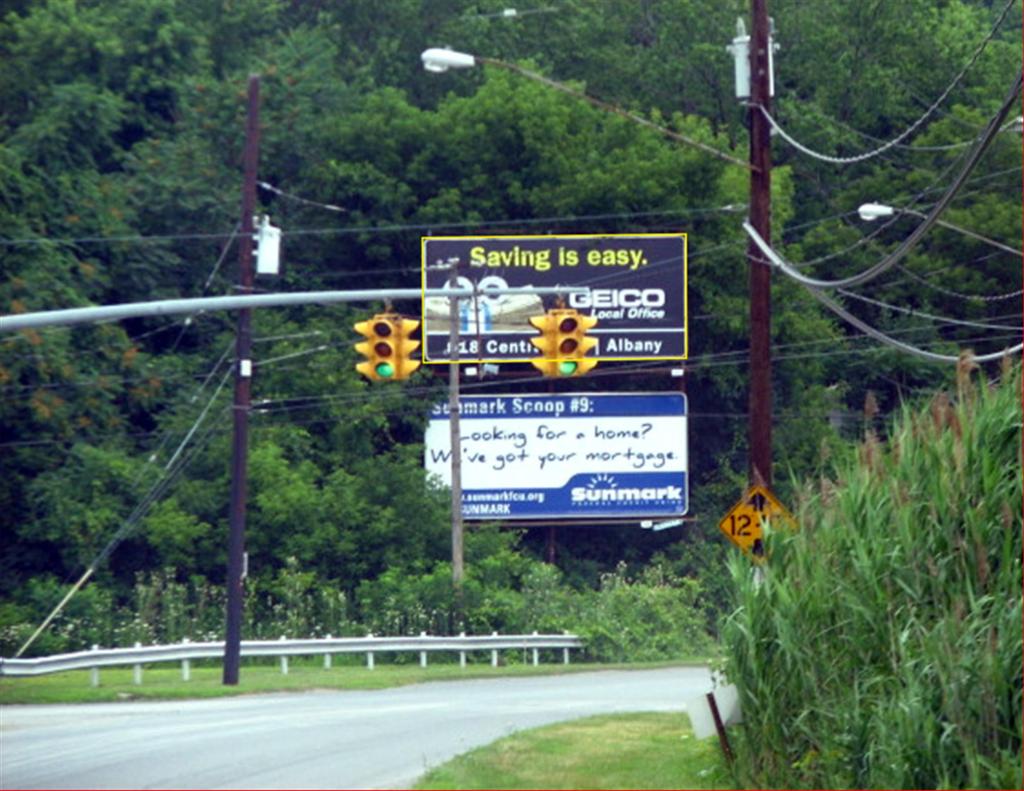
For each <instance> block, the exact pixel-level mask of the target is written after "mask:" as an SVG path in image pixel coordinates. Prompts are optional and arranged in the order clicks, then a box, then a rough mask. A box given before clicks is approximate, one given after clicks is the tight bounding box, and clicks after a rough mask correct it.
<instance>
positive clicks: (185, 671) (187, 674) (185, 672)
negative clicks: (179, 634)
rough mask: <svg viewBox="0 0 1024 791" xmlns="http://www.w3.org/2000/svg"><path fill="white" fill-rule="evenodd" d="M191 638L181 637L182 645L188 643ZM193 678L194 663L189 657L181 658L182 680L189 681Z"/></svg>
mask: <svg viewBox="0 0 1024 791" xmlns="http://www.w3.org/2000/svg"><path fill="white" fill-rule="evenodd" d="M188 643H189V639H188V638H187V637H183V638H181V644H182V645H188ZM191 678H192V663H191V662H189V660H187V659H182V660H181V680H182V681H189V680H191Z"/></svg>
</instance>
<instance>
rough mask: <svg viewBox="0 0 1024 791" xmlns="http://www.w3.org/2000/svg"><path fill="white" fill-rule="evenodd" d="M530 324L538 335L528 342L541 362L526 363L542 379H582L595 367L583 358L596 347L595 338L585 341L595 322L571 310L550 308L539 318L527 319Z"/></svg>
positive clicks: (591, 358) (589, 317)
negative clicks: (564, 377)
mask: <svg viewBox="0 0 1024 791" xmlns="http://www.w3.org/2000/svg"><path fill="white" fill-rule="evenodd" d="M530 324H532V325H533V326H534V327H536V328H537V329H539V330H540V333H541V334H540V337H537V338H530V343H532V344H533V345H534V346H536V347H537V348H538V349H540V352H541V359H539V360H531V361H530V362H531V364H532V365H533V367H534V368H536V369H538V370H539V371H540V372H541V373H543V374H544V376H551V377H557V376H582V375H583V374H585V373H586V372H587V371H589V370H590V369H591V368H593V367H594V366H595V365H597V360H596V359H594V358H593V357H587V356H586V354H587V352H589V351H590V350H592V349H593V348H594V347H596V346H597V339H596V338H588V337H587V332H588V331H589V330H590V329H592V328H593V327H594V326H595V325H596V324H597V319H595V318H593V317H592V316H586V315H584V314H582V313H580V312H579V311H577V310H574V309H572V308H553V309H552V310H549V311H548V312H547V313H545V314H544V315H543V316H531V317H530Z"/></svg>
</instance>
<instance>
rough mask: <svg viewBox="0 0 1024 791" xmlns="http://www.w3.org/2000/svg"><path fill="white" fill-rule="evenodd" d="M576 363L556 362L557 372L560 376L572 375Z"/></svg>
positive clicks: (574, 371)
mask: <svg viewBox="0 0 1024 791" xmlns="http://www.w3.org/2000/svg"><path fill="white" fill-rule="evenodd" d="M576 368H577V365H576V363H574V362H570V361H568V360H567V361H565V362H560V363H559V364H558V373H560V374H561V375H562V376H572V375H573V374H574V373H576Z"/></svg>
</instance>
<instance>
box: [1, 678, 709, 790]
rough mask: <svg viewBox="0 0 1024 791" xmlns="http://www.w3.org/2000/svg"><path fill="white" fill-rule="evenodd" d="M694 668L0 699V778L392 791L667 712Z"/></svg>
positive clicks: (18, 783) (39, 783) (687, 690)
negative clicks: (525, 737)
mask: <svg viewBox="0 0 1024 791" xmlns="http://www.w3.org/2000/svg"><path fill="white" fill-rule="evenodd" d="M709 689H710V675H709V673H708V671H707V669H706V668H696V667H695V668H669V669H663V670H637V671H604V672H597V673H580V674H572V675H563V676H545V677H534V678H507V679H487V680H476V681H451V682H439V683H432V684H420V685H416V686H409V687H400V688H395V689H386V690H375V691H358V692H355V691H354V692H334V691H322V692H306V693H288V694H269V695H249V696H243V697H232V698H219V699H214V700H194V701H177V702H161V703H152V702H125V703H104V704H78V705H54V706H4V707H2V708H0V787H2V788H5V789H10V788H96V789H103V788H209V789H214V788H403V787H408V786H410V785H411V784H412V783H414V782H415V781H416V778H418V777H419V776H420V775H421V774H423V772H424V771H425V770H427V769H428V768H430V767H433V766H436V765H437V764H440V763H443V762H445V761H447V760H448V759H450V758H452V757H453V756H455V755H458V754H460V753H462V752H465V751H467V750H469V749H472V748H473V747H477V746H479V745H482V744H487V743H489V742H492V741H494V740H495V739H498V738H501V737H502V736H505V735H507V734H509V733H512V732H513V731H516V730H520V729H523V728H531V727H535V726H538V725H544V724H547V723H550V722H557V721H560V720H568V719H574V718H577V717H583V716H588V715H591V714H603V713H613V712H625V711H678V710H682V709H683V701H684V700H686V699H687V698H692V697H694V696H696V695H699V694H701V693H702V692H706V691H707V690H709Z"/></svg>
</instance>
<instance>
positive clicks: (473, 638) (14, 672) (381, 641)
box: [0, 632, 583, 686]
mask: <svg viewBox="0 0 1024 791" xmlns="http://www.w3.org/2000/svg"><path fill="white" fill-rule="evenodd" d="M582 647H583V642H582V641H581V640H580V638H579V637H577V636H576V635H571V634H560V635H559V634H537V633H536V632H534V633H533V634H527V635H499V634H497V633H495V634H491V635H470V636H467V635H465V634H461V635H458V636H454V637H434V636H429V635H427V634H421V635H419V636H418V637H412V636H410V637H374V636H373V635H367V636H366V637H330V636H328V637H324V638H311V639H298V640H293V639H287V638H284V637H282V638H281V639H280V640H243V641H242V656H243V657H254V656H276V657H279V658H280V659H281V672H282V673H287V672H288V657H291V656H310V655H322V656H323V657H324V667H330V666H331V656H332V655H333V654H362V653H365V654H366V666H367V668H369V669H370V670H372V669H373V667H374V654H377V653H382V652H408V651H418V652H419V655H420V666H421V667H426V666H427V654H428V653H430V652H433V651H457V652H458V653H459V664H460V665H461V666H462V667H465V665H466V654H467V652H469V651H487V650H489V651H490V652H491V665H492V666H497V664H498V651H501V650H519V649H522V650H525V649H530V650H531V651H532V652H533V664H534V665H537V664H538V663H539V661H540V651H541V650H542V649H558V648H561V649H562V661H563V662H564V663H565V664H568V663H569V650H570V649H572V648H582ZM223 655H224V642H223V641H215V642H204V643H192V642H189V641H188V640H184V641H182V642H181V643H177V644H174V645H147V646H144V645H141V644H138V643H136V645H135V647H133V648H100V647H99V646H93V648H92V650H91V651H76V652H75V653H70V654H55V655H53V656H44V657H38V658H35V659H2V658H0V676H7V677H18V676H42V675H46V674H49V673H63V672H65V671H67V670H91V671H92V674H91V679H92V685H93V686H98V685H99V670H100V668H101V667H116V666H125V665H131V666H133V667H134V671H135V683H136V684H141V683H142V666H143V665H144V664H151V663H157V662H181V672H182V678H183V679H184V680H185V681H188V680H189V677H190V673H191V667H190V663H191V661H192V660H196V659H217V658H219V657H222V656H223Z"/></svg>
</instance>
